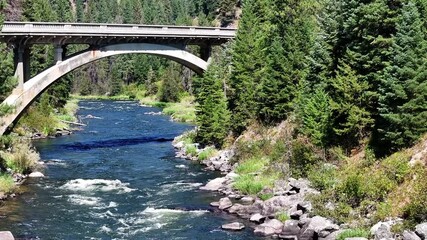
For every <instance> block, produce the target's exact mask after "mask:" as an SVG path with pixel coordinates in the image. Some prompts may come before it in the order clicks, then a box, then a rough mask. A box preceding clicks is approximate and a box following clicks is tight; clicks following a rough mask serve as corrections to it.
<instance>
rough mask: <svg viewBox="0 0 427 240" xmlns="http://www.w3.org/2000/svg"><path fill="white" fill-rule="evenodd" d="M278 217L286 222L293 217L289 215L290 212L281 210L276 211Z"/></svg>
mask: <svg viewBox="0 0 427 240" xmlns="http://www.w3.org/2000/svg"><path fill="white" fill-rule="evenodd" d="M275 217H276V219H277V220H279V221H281V222H285V221H286V220H289V219H291V218H290V217H289V215H288V213H286V212H279V213H276V216H275Z"/></svg>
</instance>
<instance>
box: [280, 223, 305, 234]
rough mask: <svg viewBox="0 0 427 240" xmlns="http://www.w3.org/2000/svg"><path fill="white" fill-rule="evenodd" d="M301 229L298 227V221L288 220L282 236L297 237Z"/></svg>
mask: <svg viewBox="0 0 427 240" xmlns="http://www.w3.org/2000/svg"><path fill="white" fill-rule="evenodd" d="M300 230H301V228H300V227H299V226H298V221H297V220H286V221H285V223H284V224H283V230H282V234H281V235H284V236H297V235H298V234H299V232H300Z"/></svg>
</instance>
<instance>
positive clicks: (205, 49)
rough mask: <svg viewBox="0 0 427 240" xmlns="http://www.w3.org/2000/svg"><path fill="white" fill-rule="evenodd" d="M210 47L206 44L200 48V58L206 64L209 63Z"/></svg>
mask: <svg viewBox="0 0 427 240" xmlns="http://www.w3.org/2000/svg"><path fill="white" fill-rule="evenodd" d="M211 54H212V45H211V44H206V45H202V46H200V58H201V59H203V60H205V61H206V62H207V63H208V64H209V63H210V62H211Z"/></svg>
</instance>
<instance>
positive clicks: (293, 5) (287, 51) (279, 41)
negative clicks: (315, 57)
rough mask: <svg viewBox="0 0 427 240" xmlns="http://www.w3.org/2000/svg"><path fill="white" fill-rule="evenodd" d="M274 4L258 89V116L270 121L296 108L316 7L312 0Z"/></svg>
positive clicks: (282, 117)
mask: <svg viewBox="0 0 427 240" xmlns="http://www.w3.org/2000/svg"><path fill="white" fill-rule="evenodd" d="M270 5H271V7H270V11H269V12H268V13H269V15H268V20H269V24H268V25H267V26H268V27H267V29H269V31H268V32H267V33H266V34H267V36H268V40H267V48H266V51H265V55H266V56H265V57H264V59H266V63H267V64H266V66H265V68H264V71H263V74H262V77H261V83H260V86H259V87H258V89H257V91H256V92H257V105H258V106H257V107H258V111H259V115H258V117H259V118H260V120H262V121H263V122H266V123H274V122H279V121H281V120H284V119H286V118H287V115H288V114H289V113H290V112H292V111H293V109H294V106H293V105H294V103H295V99H296V97H297V95H298V94H299V92H300V87H301V81H302V80H303V79H304V78H305V75H306V65H307V58H306V56H307V55H308V54H309V51H310V49H311V47H312V44H313V37H312V36H313V34H312V32H313V28H314V12H315V8H316V4H315V3H314V2H312V1H310V0H303V1H301V0H287V1H271V2H270Z"/></svg>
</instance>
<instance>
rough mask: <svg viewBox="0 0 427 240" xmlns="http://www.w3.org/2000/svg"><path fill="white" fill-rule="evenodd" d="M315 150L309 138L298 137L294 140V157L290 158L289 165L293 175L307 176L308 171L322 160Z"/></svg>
mask: <svg viewBox="0 0 427 240" xmlns="http://www.w3.org/2000/svg"><path fill="white" fill-rule="evenodd" d="M314 150H315V148H314V146H313V145H311V143H310V142H309V141H308V139H303V138H298V139H296V140H294V142H293V143H292V157H291V158H290V159H289V167H290V170H291V172H292V176H293V177H296V178H299V177H306V176H307V173H308V171H309V170H310V169H311V168H312V167H313V166H314V165H316V164H317V163H318V162H320V161H321V160H322V159H320V158H319V155H318V154H316V153H315V152H314Z"/></svg>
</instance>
